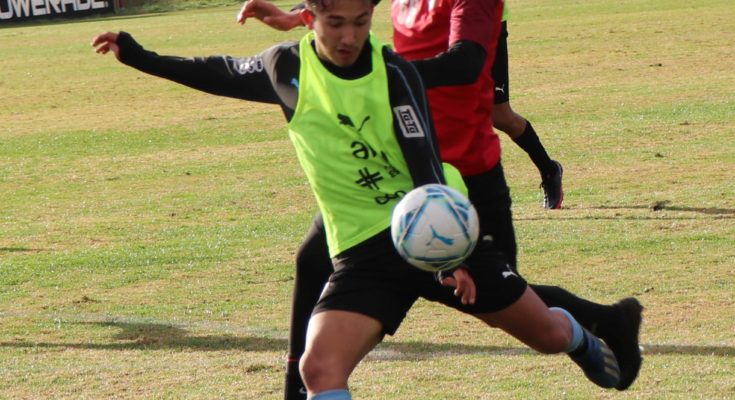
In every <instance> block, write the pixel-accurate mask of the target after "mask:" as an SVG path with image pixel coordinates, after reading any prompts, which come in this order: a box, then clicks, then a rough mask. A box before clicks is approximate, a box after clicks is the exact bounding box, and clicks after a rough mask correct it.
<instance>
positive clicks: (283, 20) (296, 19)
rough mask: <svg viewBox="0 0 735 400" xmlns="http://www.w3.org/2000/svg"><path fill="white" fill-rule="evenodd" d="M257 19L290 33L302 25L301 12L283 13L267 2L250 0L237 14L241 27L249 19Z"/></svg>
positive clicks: (264, 0)
mask: <svg viewBox="0 0 735 400" xmlns="http://www.w3.org/2000/svg"><path fill="white" fill-rule="evenodd" d="M253 17H255V18H257V19H259V20H261V21H262V22H263V23H264V24H266V25H268V26H270V27H271V28H274V29H278V30H279V31H290V30H291V29H293V28H296V27H298V26H301V25H302V21H301V15H300V12H299V10H294V11H289V12H283V11H281V9H280V8H278V7H276V6H275V5H273V3H270V2H268V1H266V0H248V1H246V2H245V4H243V5H242V8H241V9H240V12H239V13H238V14H237V22H238V23H240V24H241V25H242V24H244V23H245V21H246V20H247V19H248V18H253Z"/></svg>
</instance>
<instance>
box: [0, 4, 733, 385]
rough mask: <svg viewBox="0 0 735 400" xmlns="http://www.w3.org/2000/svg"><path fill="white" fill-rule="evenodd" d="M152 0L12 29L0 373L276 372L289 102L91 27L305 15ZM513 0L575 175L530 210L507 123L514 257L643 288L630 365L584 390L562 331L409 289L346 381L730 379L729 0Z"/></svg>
mask: <svg viewBox="0 0 735 400" xmlns="http://www.w3.org/2000/svg"><path fill="white" fill-rule="evenodd" d="M383 3H385V4H381V5H380V6H379V7H378V11H377V15H376V23H375V26H374V31H375V32H376V34H377V35H378V36H379V37H381V38H382V39H383V40H386V41H388V40H390V22H389V19H388V12H389V10H388V4H387V2H383ZM201 5H204V6H208V7H209V6H216V7H211V8H201V9H200V8H199V7H200V6H201ZM279 5H281V6H282V7H284V8H287V7H290V6H291V4H290V3H288V2H280V3H279ZM156 7H158V8H155V9H154V8H145V7H144V8H137V9H128V10H126V12H125V14H123V15H118V16H110V17H105V18H88V19H83V20H80V21H72V20H66V21H49V22H43V23H41V24H39V25H32V24H21V25H10V26H6V27H3V28H2V29H0V71H2V74H0V116H1V120H2V123H1V124H0V195H2V201H0V360H2V361H0V398H113V397H114V398H171V399H173V398H176V399H178V398H249V399H255V398H273V399H277V398H281V383H282V373H283V366H284V357H285V353H286V337H287V329H288V318H289V308H290V301H291V297H290V296H291V289H292V285H293V254H294V252H295V250H296V248H297V246H298V243H299V241H300V239H301V237H302V235H303V234H304V232H305V231H306V229H307V227H308V225H309V222H310V219H311V217H312V215H313V214H314V212H315V209H316V208H315V205H314V202H313V200H312V198H311V194H310V193H309V190H308V187H307V184H306V180H305V178H304V176H303V174H302V173H301V171H300V170H299V167H298V165H297V162H296V160H295V157H294V153H293V150H292V148H291V145H290V143H289V142H288V139H287V137H286V133H285V124H284V122H283V118H282V115H281V113H280V110H279V109H277V107H273V106H269V105H261V104H255V103H246V102H242V101H235V100H231V99H224V98H217V97H214V96H209V95H206V94H202V93H198V92H195V91H193V90H191V89H187V88H185V87H180V86H176V85H174V84H171V83H169V82H166V81H163V80H160V79H158V78H154V77H149V76H145V75H143V74H141V73H139V72H137V71H135V70H132V69H129V68H127V67H125V66H122V65H121V64H119V63H117V62H116V61H115V60H114V59H113V58H112V57H110V56H106V57H102V56H98V55H96V54H94V52H93V51H92V48H91V47H90V45H89V43H90V41H91V39H92V37H93V36H94V35H96V34H97V33H99V32H102V31H105V30H126V31H128V32H131V33H132V34H134V35H135V37H136V39H137V40H139V41H140V42H141V43H142V44H143V45H144V46H146V47H147V48H149V49H152V50H155V51H157V52H159V53H160V54H177V55H186V56H188V55H209V54H231V55H250V54H254V53H256V52H258V51H260V50H262V49H264V48H266V47H268V46H270V45H272V44H274V43H277V42H280V41H282V40H292V39H296V38H298V37H300V35H301V34H303V32H304V30H303V29H302V30H299V31H297V32H291V33H282V32H275V31H271V30H268V29H266V28H264V27H262V26H261V25H260V24H258V23H250V22H249V23H248V24H247V25H246V26H245V27H241V26H238V25H237V24H235V22H234V17H235V14H236V12H237V10H238V9H239V7H240V4H237V3H233V2H223V1H210V2H206V1H204V2H202V1H199V2H169V3H158V4H157V6H156ZM511 7H512V8H511V19H510V22H509V24H510V34H511V36H510V38H509V44H510V56H511V84H512V88H511V89H512V99H513V106H514V109H515V110H516V111H518V112H520V113H521V114H523V115H524V116H526V117H527V118H528V119H530V120H531V121H532V122H533V124H534V126H535V127H536V129H537V131H538V132H539V134H540V135H541V138H542V140H543V142H544V144H545V145H546V147H547V149H548V150H549V152H550V153H551V155H552V157H554V158H556V159H559V160H560V161H562V162H563V163H564V168H565V182H564V183H565V193H566V196H565V200H566V201H565V208H564V209H563V210H561V211H559V212H546V211H544V210H542V209H541V208H540V206H539V203H540V200H541V194H540V192H539V190H538V183H539V180H538V176H537V172H536V171H535V168H534V167H533V165H532V164H531V163H530V162H529V160H528V158H527V157H526V156H525V154H523V153H522V152H521V151H520V150H519V149H518V148H517V147H515V146H514V145H513V144H512V142H511V141H510V140H508V138H507V137H505V136H502V140H503V144H504V148H503V151H504V153H503V162H504V165H505V170H506V175H507V179H508V181H509V183H510V185H511V188H512V194H513V200H514V215H515V220H516V230H517V236H518V241H519V246H520V253H519V257H520V258H519V261H520V265H521V270H522V271H523V272H524V275H525V276H526V278H527V279H528V280H530V281H533V282H539V283H552V284H558V285H561V286H563V287H566V288H568V289H570V290H572V291H574V292H576V293H578V294H579V295H581V296H585V297H588V298H590V299H595V300H597V301H601V302H613V301H615V300H617V299H618V298H620V297H624V296H629V295H635V296H638V297H639V298H640V299H641V301H642V302H643V303H644V305H645V306H646V312H645V325H644V328H643V331H642V334H641V339H642V342H643V346H644V347H645V349H646V351H645V363H644V366H643V369H642V371H641V375H640V378H639V380H638V381H637V382H636V384H635V385H634V386H633V387H632V388H631V390H630V391H628V392H626V393H613V392H606V391H601V390H598V389H597V388H595V387H594V386H593V385H592V384H590V383H589V382H587V381H586V380H585V379H584V378H583V377H582V375H581V374H580V373H579V372H578V371H577V369H576V368H575V367H574V366H573V365H572V364H571V363H570V362H569V361H568V360H567V359H565V358H564V357H547V356H541V355H537V354H534V353H533V352H531V351H528V350H526V349H524V348H523V346H522V345H521V344H520V343H518V342H517V341H515V340H513V339H511V338H509V337H507V336H506V335H503V334H501V333H500V332H497V331H488V330H487V329H486V328H484V327H483V326H480V325H479V324H478V323H477V322H476V321H474V320H472V319H470V318H467V317H464V316H461V315H458V314H456V313H454V312H451V311H448V310H445V309H443V308H441V307H438V306H436V305H433V304H429V303H426V302H419V303H417V305H416V306H415V308H414V309H413V310H412V312H411V313H410V314H409V316H408V318H407V320H406V321H405V323H404V324H403V325H402V327H401V329H400V330H399V332H398V334H397V335H396V336H395V337H391V338H388V339H387V340H386V342H385V343H384V344H383V345H381V346H380V347H379V348H378V349H377V351H376V352H374V353H373V354H371V355H370V356H369V357H368V359H367V360H366V361H365V362H363V363H362V364H361V365H360V366H359V367H358V369H357V370H356V372H355V374H354V376H353V379H352V389H353V391H354V396H355V398H361V399H426V398H437V399H443V398H452V399H496V398H516V399H528V398H534V399H558V398H572V399H588V398H612V397H615V398H641V399H672V398H676V399H689V398H702V399H718V398H719V399H727V398H732V397H733V396H735V367H734V365H735V363H733V358H734V357H735V323H734V322H733V321H735V273H734V272H733V269H732V267H733V265H735V246H733V243H735V242H734V241H733V238H735V201H734V200H733V199H735V183H733V182H734V181H733V171H735V144H734V143H735V142H733V140H732V138H733V137H735V128H734V127H735V114H734V113H733V111H732V110H734V109H735V90H733V89H735V70H733V69H732V65H735V54H734V53H733V52H732V43H735V29H733V28H734V27H733V24H732V22H731V21H735V9H733V8H732V6H731V4H730V2H729V1H725V0H708V1H700V2H696V3H692V2H685V1H682V0H656V1H648V2H640V1H623V2H614V3H611V2H606V1H601V0H594V1H587V2H577V1H570V0H559V1H555V2H542V1H539V0H517V1H515V2H512V4H511ZM186 8H195V9H189V10H185V9H186ZM161 10H165V11H172V10H179V11H174V12H166V13H161V12H158V11H161ZM154 11H155V12H158V13H155V14H150V13H148V12H154ZM140 12H144V13H147V14H140Z"/></svg>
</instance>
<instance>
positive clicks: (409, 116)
mask: <svg viewBox="0 0 735 400" xmlns="http://www.w3.org/2000/svg"><path fill="white" fill-rule="evenodd" d="M393 113H394V114H395V115H396V119H398V121H400V125H401V132H403V136H404V137H407V138H417V137H424V129H423V128H422V127H421V121H419V119H418V118H417V117H416V112H415V111H414V110H413V107H411V106H398V107H393Z"/></svg>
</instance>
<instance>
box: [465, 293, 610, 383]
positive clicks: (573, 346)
mask: <svg viewBox="0 0 735 400" xmlns="http://www.w3.org/2000/svg"><path fill="white" fill-rule="evenodd" d="M476 317H477V318H480V319H481V320H483V321H484V322H486V323H487V324H488V325H490V326H493V327H498V328H500V329H502V330H503V331H505V332H507V333H508V334H510V335H511V336H513V337H515V338H516V339H518V340H520V341H521V342H523V343H525V344H526V345H528V346H529V347H531V348H533V349H535V350H537V351H539V352H541V353H544V354H556V353H561V352H564V353H567V354H568V355H569V356H570V357H571V359H572V360H573V361H574V362H575V363H576V364H577V365H579V367H580V368H581V369H582V371H583V372H584V374H585V375H586V376H587V378H588V379H589V380H590V381H592V382H594V383H595V384H596V385H598V386H601V387H604V388H612V387H615V386H616V385H618V383H619V382H620V370H619V367H618V363H617V360H616V357H615V355H614V354H613V352H612V350H610V349H609V348H608V346H607V345H606V344H605V342H603V341H602V340H600V339H599V338H597V337H596V336H594V335H593V334H592V333H590V332H589V331H587V330H585V329H584V328H582V326H581V325H580V324H579V323H578V322H577V321H576V320H575V319H574V317H572V315H571V314H569V313H568V312H567V311H566V310H564V309H561V308H551V309H550V308H548V307H547V306H546V305H545V304H544V303H543V302H542V301H541V299H540V298H539V297H538V296H537V295H536V294H535V293H534V292H533V289H531V288H530V287H529V288H527V289H526V290H525V292H524V293H523V295H522V296H521V297H520V298H519V299H518V300H517V301H516V302H514V303H513V304H512V305H510V306H508V307H506V308H504V309H502V310H500V311H498V312H494V313H488V314H479V315H476Z"/></svg>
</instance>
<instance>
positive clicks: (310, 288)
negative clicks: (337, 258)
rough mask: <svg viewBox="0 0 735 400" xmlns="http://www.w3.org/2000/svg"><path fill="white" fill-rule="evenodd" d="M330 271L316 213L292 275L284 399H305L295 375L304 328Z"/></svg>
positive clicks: (297, 371)
mask: <svg viewBox="0 0 735 400" xmlns="http://www.w3.org/2000/svg"><path fill="white" fill-rule="evenodd" d="M333 270H334V268H333V266H332V260H331V259H330V258H329V250H328V248H327V238H326V234H325V232H324V224H323V221H322V218H321V214H317V216H316V217H315V218H314V221H313V222H312V224H311V227H310V228H309V231H308V232H307V234H306V236H305V238H304V241H303V242H302V243H301V246H300V247H299V249H298V251H297V253H296V276H295V278H294V291H293V304H292V306H291V325H290V328H289V337H288V361H287V365H286V376H285V385H284V399H285V400H306V387H305V386H304V383H303V382H302V380H301V375H300V373H299V360H300V358H301V355H302V354H303V353H304V348H305V346H306V329H307V326H308V324H309V318H310V317H311V312H312V311H313V309H314V305H315V304H316V303H317V301H318V300H319V295H320V294H321V292H322V289H323V288H324V285H325V284H326V283H327V280H328V279H329V275H330V274H331V273H332V271H333Z"/></svg>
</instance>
